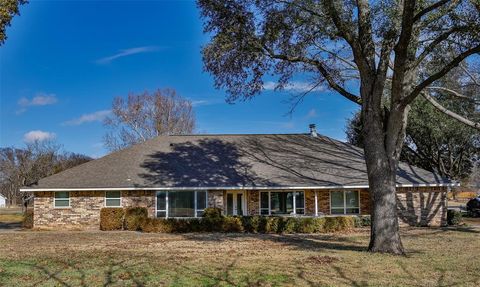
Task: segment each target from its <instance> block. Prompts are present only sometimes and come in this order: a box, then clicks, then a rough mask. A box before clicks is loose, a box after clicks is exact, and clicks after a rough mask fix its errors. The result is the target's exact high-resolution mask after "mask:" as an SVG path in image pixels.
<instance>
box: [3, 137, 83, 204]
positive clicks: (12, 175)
mask: <svg viewBox="0 0 480 287" xmlns="http://www.w3.org/2000/svg"><path fill="white" fill-rule="evenodd" d="M90 160H92V159H91V158H90V157H88V156H86V155H82V154H76V153H71V152H65V151H62V150H61V148H60V145H58V144H56V143H55V142H52V141H41V142H40V141H36V142H34V143H31V144H27V145H26V147H25V148H15V147H9V148H0V193H1V194H2V195H3V196H5V197H6V199H7V205H18V204H20V203H22V202H23V201H25V200H26V199H28V198H29V197H30V196H31V195H29V194H23V193H21V192H20V191H19V189H20V188H21V187H22V186H28V185H31V184H34V183H36V182H38V180H40V179H41V178H43V177H47V176H50V175H53V174H56V173H59V172H61V171H63V170H66V169H68V168H71V167H74V166H76V165H79V164H82V163H85V162H88V161H90Z"/></svg>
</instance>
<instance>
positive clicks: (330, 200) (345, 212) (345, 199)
mask: <svg viewBox="0 0 480 287" xmlns="http://www.w3.org/2000/svg"><path fill="white" fill-rule="evenodd" d="M348 191H356V192H357V196H358V207H348V209H353V208H358V213H347V197H346V196H345V192H348ZM332 192H342V194H343V208H342V207H334V208H332ZM360 192H361V191H360V190H330V192H329V199H328V201H329V205H330V215H360V214H362V210H361V209H360V206H361V205H362V204H361V202H360ZM333 209H335V210H342V209H343V213H341V214H332V210H333Z"/></svg>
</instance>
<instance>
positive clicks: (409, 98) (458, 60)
mask: <svg viewBox="0 0 480 287" xmlns="http://www.w3.org/2000/svg"><path fill="white" fill-rule="evenodd" d="M476 53H480V45H477V46H476V47H474V48H472V49H469V50H467V51H464V52H463V53H461V54H460V55H458V56H457V57H455V58H454V59H453V60H452V61H451V62H450V63H448V64H446V65H445V66H444V67H443V68H442V69H441V70H440V71H438V72H436V73H435V74H433V75H431V76H430V77H428V78H427V79H426V80H424V81H423V82H421V83H420V84H419V85H417V86H416V87H415V89H413V91H412V92H411V93H410V94H409V95H408V96H406V97H405V98H404V99H403V100H402V102H403V104H404V105H405V106H406V105H408V104H410V103H411V102H412V101H413V100H414V99H415V98H416V97H417V96H418V95H419V94H420V93H421V92H422V91H423V89H425V88H426V87H428V86H429V85H431V84H432V83H433V82H435V81H436V80H438V79H440V78H441V77H443V76H445V75H446V74H447V73H448V72H450V71H451V70H452V69H453V68H455V67H457V66H458V65H459V64H460V63H461V62H462V61H463V60H464V59H465V58H467V57H468V56H471V55H473V54H476Z"/></svg>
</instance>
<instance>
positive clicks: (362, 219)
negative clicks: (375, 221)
mask: <svg viewBox="0 0 480 287" xmlns="http://www.w3.org/2000/svg"><path fill="white" fill-rule="evenodd" d="M353 220H354V224H355V227H356V228H360V227H365V226H370V225H371V224H372V222H371V218H370V215H359V216H355V217H353Z"/></svg>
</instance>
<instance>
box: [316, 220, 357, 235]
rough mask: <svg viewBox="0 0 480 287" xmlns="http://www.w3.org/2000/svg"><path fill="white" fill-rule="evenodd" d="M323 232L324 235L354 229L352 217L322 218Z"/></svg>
mask: <svg viewBox="0 0 480 287" xmlns="http://www.w3.org/2000/svg"><path fill="white" fill-rule="evenodd" d="M324 219H325V222H324V225H323V231H324V232H326V233H332V232H339V231H347V230H350V229H353V228H354V227H355V218H354V217H353V216H336V217H324Z"/></svg>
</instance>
